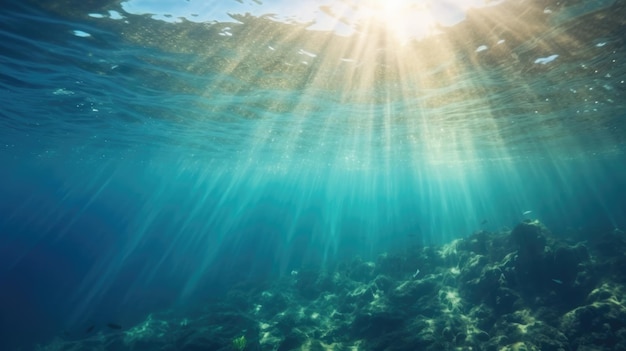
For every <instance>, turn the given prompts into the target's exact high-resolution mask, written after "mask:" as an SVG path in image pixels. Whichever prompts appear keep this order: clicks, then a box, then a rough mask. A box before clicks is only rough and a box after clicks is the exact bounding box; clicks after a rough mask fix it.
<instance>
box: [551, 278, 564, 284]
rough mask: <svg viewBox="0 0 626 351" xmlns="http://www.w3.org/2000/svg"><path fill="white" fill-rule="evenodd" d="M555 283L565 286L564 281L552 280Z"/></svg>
mask: <svg viewBox="0 0 626 351" xmlns="http://www.w3.org/2000/svg"><path fill="white" fill-rule="evenodd" d="M552 281H553V282H555V283H557V284H563V281H562V280H558V279H552Z"/></svg>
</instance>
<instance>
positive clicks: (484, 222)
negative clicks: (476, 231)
mask: <svg viewBox="0 0 626 351" xmlns="http://www.w3.org/2000/svg"><path fill="white" fill-rule="evenodd" d="M487 223H489V221H488V220H486V219H483V221H482V222H480V225H485V224H487Z"/></svg>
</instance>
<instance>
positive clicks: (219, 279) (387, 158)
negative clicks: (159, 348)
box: [0, 1, 626, 348]
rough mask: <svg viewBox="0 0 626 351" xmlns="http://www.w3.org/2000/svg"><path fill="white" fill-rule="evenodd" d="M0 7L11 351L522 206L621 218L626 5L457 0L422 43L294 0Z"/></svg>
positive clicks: (565, 215) (602, 223)
mask: <svg viewBox="0 0 626 351" xmlns="http://www.w3.org/2000/svg"><path fill="white" fill-rule="evenodd" d="M183 3H186V2H184V1H181V2H180V4H178V3H177V2H172V6H173V7H174V8H177V6H178V5H180V8H183V9H184V6H190V5H183ZM168 4H169V2H168ZM237 4H239V5H237ZM451 4H456V2H452V3H451ZM2 6H3V8H4V10H3V11H2V13H0V23H1V24H0V91H1V94H0V106H2V107H1V108H0V117H1V120H0V160H1V162H2V167H0V178H1V179H0V180H1V184H0V210H1V211H2V212H1V213H2V216H1V217H0V235H1V237H0V256H1V258H0V260H1V262H2V266H1V270H0V284H1V286H2V289H0V290H2V292H0V299H1V300H2V302H0V304H2V310H3V311H9V312H8V313H6V312H3V317H2V319H0V323H1V324H0V327H1V329H0V330H3V331H4V332H10V333H9V334H11V336H10V337H9V338H7V339H6V340H7V345H9V346H8V347H11V348H17V347H24V348H28V347H30V346H29V345H31V346H32V343H34V342H35V341H36V342H43V341H45V340H48V339H50V338H51V337H52V336H53V335H58V334H60V333H62V332H63V331H64V330H72V329H76V328H78V329H81V328H84V327H83V326H84V325H89V324H90V323H93V322H90V321H110V320H113V321H121V323H123V324H131V323H135V322H136V321H138V320H142V319H143V318H145V316H146V315H148V314H150V313H153V312H155V311H159V310H163V309H168V308H178V309H180V311H186V310H188V309H193V308H194V307H193V306H195V305H194V304H196V303H197V302H198V301H202V300H204V299H207V296H210V297H211V298H213V297H216V296H220V295H222V294H224V293H225V292H226V291H228V290H229V289H230V288H231V287H232V286H233V285H234V284H237V283H240V282H247V281H261V280H263V279H269V278H272V277H281V276H288V275H289V274H291V272H293V271H294V270H300V269H302V268H303V267H332V266H334V265H336V264H337V263H338V262H341V261H343V260H351V259H353V258H354V257H362V258H364V259H371V258H373V257H376V256H377V255H380V254H381V253H383V252H386V251H393V252H396V251H401V252H402V251H404V250H407V249H409V248H414V247H422V246H426V245H441V244H445V243H448V242H450V241H452V240H453V239H457V238H463V237H466V236H468V235H470V234H471V233H473V232H475V231H478V230H489V231H495V230H500V229H502V228H510V227H513V226H514V225H515V224H516V223H518V222H520V221H522V220H524V219H539V220H540V221H541V222H542V223H544V224H546V225H547V226H548V227H549V228H551V230H552V231H553V232H554V233H557V234H558V235H561V236H565V237H567V236H576V237H579V236H585V235H593V233H597V232H599V231H610V230H614V229H615V228H623V227H624V226H626V219H625V213H626V203H625V200H624V194H625V193H626V192H625V190H624V189H626V166H625V165H626V163H625V160H626V158H625V157H624V151H625V148H626V144H625V140H626V139H625V137H624V136H625V135H626V120H625V119H626V99H625V96H626V82H625V80H626V65H625V64H624V60H625V59H626V52H625V49H624V39H623V32H624V20H623V18H626V14H625V10H624V8H625V6H626V5H625V4H624V2H623V1H615V2H606V1H605V2H599V1H590V2H585V3H573V4H569V3H567V4H560V3H550V4H541V5H539V4H538V3H534V2H533V3H528V4H523V3H519V4H518V3H516V2H510V1H504V2H502V3H501V4H492V6H487V7H480V8H475V9H472V10H467V11H465V10H464V11H461V10H462V8H461V7H459V8H456V10H455V11H456V12H454V11H453V13H455V16H453V17H454V18H453V17H445V18H443V17H442V18H439V19H438V20H439V21H443V23H444V25H442V24H441V23H439V25H433V26H430V27H428V28H427V29H428V30H426V31H425V32H424V31H418V32H415V31H414V32H412V33H413V37H411V36H410V35H406V33H405V34H404V35H399V34H398V33H400V34H402V33H403V32H400V31H399V29H398V28H397V27H394V26H391V25H389V23H400V24H402V23H404V22H402V20H401V19H400V18H399V17H394V18H386V19H384V20H382V19H376V20H372V23H369V22H367V20H366V19H363V18H361V17H358V16H356V15H354V16H353V17H352V18H351V20H347V19H346V20H344V21H343V22H341V23H343V24H342V25H341V26H337V28H343V29H342V30H341V31H338V32H334V31H333V30H330V29H329V28H326V27H324V26H321V24H319V23H323V21H321V20H319V19H318V22H319V23H318V27H319V26H321V27H319V28H318V27H315V26H311V25H308V24H306V23H304V22H303V21H309V20H311V18H309V17H307V16H304V15H302V16H303V18H299V17H298V18H295V19H293V18H291V17H290V16H293V13H294V12H292V11H286V12H285V14H281V13H276V11H279V10H280V9H281V8H286V6H287V5H285V4H282V3H279V2H278V3H274V4H257V3H249V4H248V3H236V2H234V4H232V6H234V7H233V8H222V7H219V6H214V7H210V6H209V7H206V8H201V9H190V10H184V11H182V12H181V13H177V12H176V14H175V15H171V16H166V15H167V14H168V11H170V12H172V11H174V10H173V9H172V8H169V7H164V8H160V7H159V6H157V5H154V6H155V8H154V9H153V11H149V10H147V9H145V7H146V6H150V4H149V3H145V2H140V1H127V2H123V3H122V4H119V3H116V2H98V3H96V2H74V1H65V2H54V1H45V2H43V1H42V2H38V1H26V2H19V1H5V2H4V3H3V5H2ZM163 6H164V5H163ZM220 6H221V5H220ZM224 6H225V5H224ZM237 6H239V7H237ZM307 6H312V5H307ZM450 6H452V7H454V6H453V5H450ZM313 7H314V8H317V7H315V6H313ZM374 9H376V8H374ZM200 10H203V11H205V12H203V14H206V16H204V15H201V16H195V17H194V16H192V15H191V13H193V11H200ZM318 10H319V9H318ZM336 10H337V9H335V11H336ZM159 11H164V12H163V13H161V12H159ZM232 11H245V12H239V13H237V12H232ZM303 11H304V10H303ZM320 11H321V10H319V11H318V12H320ZM390 11H391V10H390ZM433 11H434V10H433ZM441 11H443V10H441ZM246 12H247V14H246ZM321 12H323V11H321ZM225 13H230V14H231V15H225ZM295 13H302V12H298V11H295ZM350 13H352V12H350ZM460 13H463V14H464V16H461V17H462V18H461V17H459V16H460V15H459V14H460ZM264 14H273V15H269V16H265V15H264ZM391 14H393V13H391V12H390V13H389V14H388V16H391ZM178 16H187V17H188V18H184V19H181V18H177V17H178ZM416 16H417V15H416ZM449 16H452V15H449ZM194 18H196V20H195V21H194V20H193V19H194ZM325 20H326V21H328V18H325ZM298 21H300V22H298ZM424 21H425V20H424ZM446 21H447V22H446ZM424 23H427V22H424ZM386 25H387V26H386ZM313 27H315V28H313ZM344 27H345V28H344ZM333 28H334V27H333ZM346 28H351V31H348V32H346V30H347V29H346ZM402 28H404V27H400V29H402ZM420 30H422V29H420Z"/></svg>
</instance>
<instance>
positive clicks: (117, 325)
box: [107, 323, 122, 329]
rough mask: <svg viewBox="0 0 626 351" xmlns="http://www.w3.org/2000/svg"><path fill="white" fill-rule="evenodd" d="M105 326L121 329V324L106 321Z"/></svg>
mask: <svg viewBox="0 0 626 351" xmlns="http://www.w3.org/2000/svg"><path fill="white" fill-rule="evenodd" d="M107 327H109V328H111V329H122V326H121V325H119V324H117V323H107Z"/></svg>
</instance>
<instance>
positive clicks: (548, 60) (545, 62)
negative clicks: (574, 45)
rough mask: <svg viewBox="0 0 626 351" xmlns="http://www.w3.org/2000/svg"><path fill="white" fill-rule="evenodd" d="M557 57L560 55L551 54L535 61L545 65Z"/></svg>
mask: <svg viewBox="0 0 626 351" xmlns="http://www.w3.org/2000/svg"><path fill="white" fill-rule="evenodd" d="M557 57H559V55H550V56H548V57H540V58H538V59H536V60H535V63H538V64H541V65H545V64H548V63H550V62H552V61H554V60H556V58H557Z"/></svg>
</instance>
